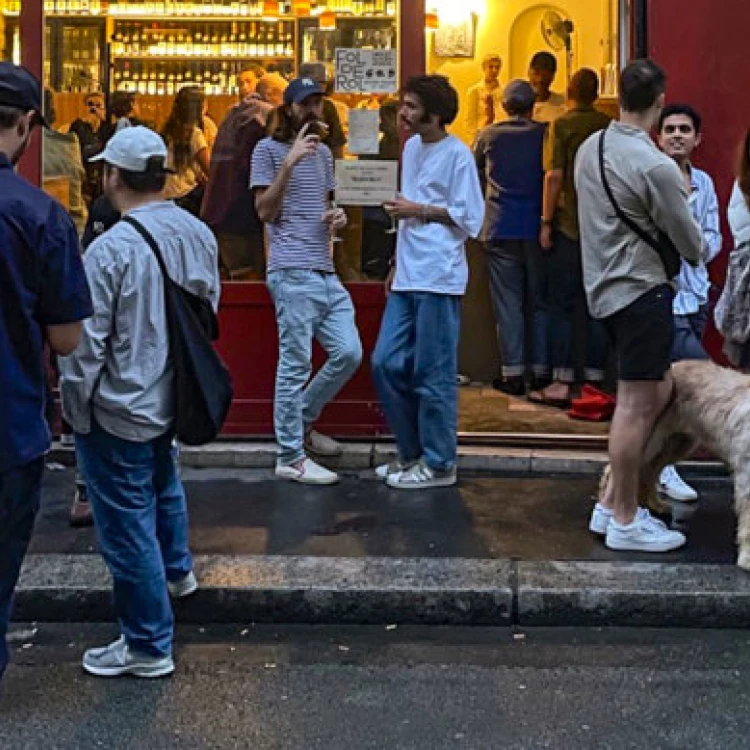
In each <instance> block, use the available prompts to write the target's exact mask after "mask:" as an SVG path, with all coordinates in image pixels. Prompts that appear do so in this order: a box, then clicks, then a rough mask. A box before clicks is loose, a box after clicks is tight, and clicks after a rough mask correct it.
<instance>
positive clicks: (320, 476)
mask: <svg viewBox="0 0 750 750" xmlns="http://www.w3.org/2000/svg"><path fill="white" fill-rule="evenodd" d="M276 476H277V477H278V478H279V479H290V480H291V481H292V482H302V483H303V484H336V482H338V481H339V475H338V474H336V473H334V472H333V471H329V470H328V469H325V468H324V467H322V466H320V465H319V464H316V463H315V461H313V460H312V459H311V458H303V459H302V460H301V461H299V462H298V463H296V464H276Z"/></svg>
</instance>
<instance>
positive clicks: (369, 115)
mask: <svg viewBox="0 0 750 750" xmlns="http://www.w3.org/2000/svg"><path fill="white" fill-rule="evenodd" d="M379 134H380V112H378V111H377V110H376V109H350V110H349V133H348V134H347V135H348V141H347V148H348V149H349V153H350V154H377V153H378V136H379Z"/></svg>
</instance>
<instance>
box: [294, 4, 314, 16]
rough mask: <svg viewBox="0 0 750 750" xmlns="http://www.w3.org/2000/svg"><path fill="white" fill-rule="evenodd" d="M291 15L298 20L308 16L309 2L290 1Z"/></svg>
mask: <svg viewBox="0 0 750 750" xmlns="http://www.w3.org/2000/svg"><path fill="white" fill-rule="evenodd" d="M292 13H293V14H294V15H295V16H297V17H298V18H306V17H307V16H309V15H310V0H292Z"/></svg>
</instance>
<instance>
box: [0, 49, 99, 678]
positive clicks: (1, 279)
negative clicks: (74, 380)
mask: <svg viewBox="0 0 750 750" xmlns="http://www.w3.org/2000/svg"><path fill="white" fill-rule="evenodd" d="M41 106H42V105H41V90H40V86H39V82H38V81H37V80H36V79H35V78H34V76H32V75H31V73H29V71H27V70H26V69H24V68H21V67H19V66H17V65H12V64H11V63H7V62H0V677H2V674H3V672H4V671H5V667H6V666H7V663H8V650H7V646H6V642H5V634H6V631H7V628H8V621H9V619H10V608H11V599H12V596H13V589H14V588H15V586H16V582H17V581H18V574H19V571H20V569H21V563H22V562H23V558H24V555H25V554H26V549H27V547H28V544H29V540H30V538H31V532H32V528H33V525H34V517H35V515H36V512H37V510H38V508H39V487H40V484H41V479H42V471H43V469H44V454H45V453H46V452H47V450H48V449H49V443H50V435H49V429H48V427H47V423H46V421H45V419H44V408H45V398H46V396H45V383H44V379H45V369H44V354H43V346H44V341H45V340H46V341H47V342H48V343H49V345H50V348H51V349H52V350H53V351H54V352H56V353H57V354H69V353H70V352H72V351H73V350H74V349H75V348H76V346H77V344H78V339H79V336H80V333H81V321H82V320H83V319H84V318H87V317H89V315H91V312H92V310H91V299H90V296H89V288H88V284H87V283H86V275H85V274H84V271H83V266H82V264H81V258H80V250H79V247H78V235H77V233H76V229H75V226H74V225H73V222H72V220H71V219H70V217H69V216H68V214H67V213H66V212H65V209H63V207H62V206H60V205H59V204H58V203H56V202H55V201H53V200H52V199H51V198H50V197H49V196H47V195H46V194H45V193H43V192H42V191H41V190H39V189H37V188H35V187H33V186H32V185H30V184H29V183H28V182H26V181H25V180H23V179H22V178H21V177H19V176H18V175H17V174H16V173H15V171H14V169H13V167H14V166H15V165H16V164H17V163H18V161H19V160H20V158H21V156H22V155H23V153H24V151H25V150H26V148H27V146H28V145H29V141H30V139H31V134H32V131H33V130H34V127H35V126H36V125H37V124H40V125H44V124H45V123H44V119H43V117H42V115H41Z"/></svg>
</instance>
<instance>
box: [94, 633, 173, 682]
mask: <svg viewBox="0 0 750 750" xmlns="http://www.w3.org/2000/svg"><path fill="white" fill-rule="evenodd" d="M83 668H84V669H85V670H86V671H87V672H88V673H89V674H93V675H96V676H97V677H120V676H121V675H126V674H132V675H133V676H135V677H165V676H166V675H169V674H172V672H174V661H172V657H171V656H148V655H147V654H138V653H136V652H135V651H131V650H130V648H129V647H128V644H127V642H126V641H125V638H124V636H120V637H119V638H118V639H117V640H116V641H115V642H114V643H110V644H109V646H104V647H103V648H90V649H89V650H88V651H87V652H86V653H85V654H84V655H83Z"/></svg>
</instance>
